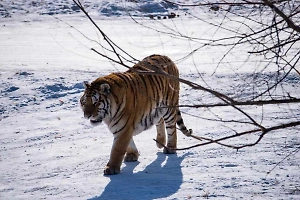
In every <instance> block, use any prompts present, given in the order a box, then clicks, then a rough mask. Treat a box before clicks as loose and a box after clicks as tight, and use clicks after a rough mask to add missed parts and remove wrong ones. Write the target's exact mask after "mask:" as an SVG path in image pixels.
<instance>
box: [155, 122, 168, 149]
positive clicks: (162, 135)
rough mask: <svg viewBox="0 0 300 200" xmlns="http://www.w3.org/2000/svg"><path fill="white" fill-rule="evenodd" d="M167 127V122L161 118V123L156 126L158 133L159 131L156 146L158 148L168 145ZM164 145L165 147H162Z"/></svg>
mask: <svg viewBox="0 0 300 200" xmlns="http://www.w3.org/2000/svg"><path fill="white" fill-rule="evenodd" d="M165 129H166V126H165V121H164V119H163V118H161V119H160V120H159V122H158V123H157V124H156V131H157V135H156V141H158V142H156V146H157V147H158V148H160V149H161V148H163V145H165V144H166V131H165ZM162 144H163V145H162Z"/></svg>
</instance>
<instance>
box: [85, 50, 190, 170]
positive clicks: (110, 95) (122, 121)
mask: <svg viewBox="0 0 300 200" xmlns="http://www.w3.org/2000/svg"><path fill="white" fill-rule="evenodd" d="M139 70H140V71H145V70H148V71H149V70H150V71H153V70H163V71H164V72H166V73H168V74H170V75H173V76H175V77H179V73H178V69H177V67H176V65H175V64H174V62H172V61H171V60H170V59H169V58H168V57H167V56H162V55H151V56H148V57H146V58H144V59H143V60H142V61H140V62H138V63H137V64H135V65H134V66H133V67H132V68H131V69H129V70H128V71H126V72H123V73H112V74H109V75H107V76H104V77H99V78H97V79H96V80H95V81H93V82H92V83H91V84H89V83H88V82H84V87H85V91H84V94H83V96H82V97H81V98H80V104H81V108H82V110H83V113H84V117H85V118H87V119H90V122H91V123H92V124H99V123H101V122H102V121H104V122H105V123H106V124H107V126H108V128H109V130H110V131H111V132H112V133H113V136H114V141H113V146H112V149H111V153H110V159H109V162H108V163H107V165H106V167H105V170H104V174H105V175H112V174H118V173H120V166H121V164H122V161H123V158H124V155H125V154H126V155H125V159H124V160H125V161H126V162H133V161H137V160H138V157H139V152H138V149H137V147H136V145H135V143H134V141H133V136H134V135H137V134H139V133H141V132H142V131H144V130H147V129H149V128H150V127H151V126H153V125H156V129H157V136H156V139H157V141H158V142H159V143H160V144H159V143H156V144H157V146H158V147H159V148H162V147H163V146H162V145H161V144H165V143H166V134H165V130H166V131H167V135H168V137H167V144H166V146H167V147H168V148H164V150H163V152H164V153H166V154H172V153H176V151H175V150H174V149H175V148H176V147H177V134H176V123H177V125H178V127H179V129H180V130H181V131H182V132H183V133H184V134H185V135H187V136H189V135H190V134H191V133H192V130H191V129H189V130H187V128H186V126H185V125H184V123H183V120H182V117H181V114H180V110H179V109H178V100H179V81H178V80H176V79H170V78H167V77H165V76H162V75H157V74H156V75H153V74H151V75H149V74H142V73H137V71H139Z"/></svg>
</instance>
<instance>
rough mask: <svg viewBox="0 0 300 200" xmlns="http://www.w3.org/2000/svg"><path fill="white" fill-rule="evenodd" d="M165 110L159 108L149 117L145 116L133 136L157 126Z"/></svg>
mask: <svg viewBox="0 0 300 200" xmlns="http://www.w3.org/2000/svg"><path fill="white" fill-rule="evenodd" d="M164 111H165V109H162V108H157V109H155V110H154V111H153V112H151V113H150V114H148V115H144V116H143V117H142V118H141V119H140V120H139V123H137V124H136V125H135V127H134V132H133V135H137V134H139V133H141V132H143V131H145V130H147V129H149V128H151V127H152V126H153V125H156V124H157V123H158V122H159V120H160V119H161V118H162V117H163V115H164Z"/></svg>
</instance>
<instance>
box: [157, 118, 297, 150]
mask: <svg viewBox="0 0 300 200" xmlns="http://www.w3.org/2000/svg"><path fill="white" fill-rule="evenodd" d="M295 126H300V121H297V122H291V123H286V124H281V125H278V126H272V127H270V128H265V129H264V130H263V131H261V129H253V130H250V131H245V132H241V133H237V134H235V135H230V136H226V137H222V138H219V139H216V140H213V139H209V138H205V137H199V136H193V138H195V139H197V140H200V139H201V140H206V141H207V142H203V143H200V144H196V145H193V146H189V147H184V148H175V149H174V148H169V147H167V146H165V145H164V144H162V143H160V142H158V141H157V140H155V139H153V140H154V141H155V142H157V143H158V144H160V145H162V146H163V147H165V148H167V149H172V150H177V151H182V150H188V149H192V148H195V147H200V146H204V145H209V144H219V145H221V146H225V147H228V148H232V149H236V150H239V149H242V148H245V147H251V146H255V145H257V144H258V143H259V142H260V141H261V139H262V138H263V137H264V136H265V135H266V134H267V133H269V132H271V131H275V130H280V129H285V128H290V127H295ZM259 132H261V133H260V135H259V137H258V139H257V140H256V141H255V142H253V143H249V144H243V145H230V144H225V143H222V141H225V140H229V139H233V138H236V137H241V136H244V135H248V134H253V133H259Z"/></svg>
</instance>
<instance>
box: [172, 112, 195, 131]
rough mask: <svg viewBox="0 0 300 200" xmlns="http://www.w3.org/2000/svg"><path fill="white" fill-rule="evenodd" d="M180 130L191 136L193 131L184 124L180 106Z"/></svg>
mask: <svg viewBox="0 0 300 200" xmlns="http://www.w3.org/2000/svg"><path fill="white" fill-rule="evenodd" d="M176 123H177V125H178V127H179V130H180V131H181V132H182V133H183V134H184V135H186V136H188V137H189V136H191V135H192V133H193V130H192V129H187V128H186V126H185V125H184V122H183V119H182V117H181V112H180V110H179V108H177V121H176Z"/></svg>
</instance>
